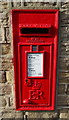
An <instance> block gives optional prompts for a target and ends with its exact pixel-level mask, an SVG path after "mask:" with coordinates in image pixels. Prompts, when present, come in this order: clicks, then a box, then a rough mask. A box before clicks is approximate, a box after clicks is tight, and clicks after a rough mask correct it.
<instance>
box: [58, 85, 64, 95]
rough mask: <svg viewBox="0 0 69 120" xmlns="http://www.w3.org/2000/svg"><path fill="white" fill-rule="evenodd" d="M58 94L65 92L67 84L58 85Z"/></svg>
mask: <svg viewBox="0 0 69 120" xmlns="http://www.w3.org/2000/svg"><path fill="white" fill-rule="evenodd" d="M58 94H65V85H64V84H59V85H58Z"/></svg>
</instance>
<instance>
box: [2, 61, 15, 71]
mask: <svg viewBox="0 0 69 120" xmlns="http://www.w3.org/2000/svg"><path fill="white" fill-rule="evenodd" d="M12 67H13V64H12V63H9V62H6V63H2V65H1V67H0V70H4V71H9V70H11V69H12Z"/></svg>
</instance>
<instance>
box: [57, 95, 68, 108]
mask: <svg viewBox="0 0 69 120" xmlns="http://www.w3.org/2000/svg"><path fill="white" fill-rule="evenodd" d="M57 105H58V106H68V105H69V96H68V95H59V96H58V97H57Z"/></svg>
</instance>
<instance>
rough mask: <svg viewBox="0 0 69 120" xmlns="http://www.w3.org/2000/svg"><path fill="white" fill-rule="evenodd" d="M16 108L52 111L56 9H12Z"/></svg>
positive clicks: (53, 103)
mask: <svg viewBox="0 0 69 120" xmlns="http://www.w3.org/2000/svg"><path fill="white" fill-rule="evenodd" d="M12 30H13V53H14V75H15V96H16V110H24V111H25V110H36V111H37V110H54V108H55V96H56V65H57V50H58V49H57V48H58V10H12Z"/></svg>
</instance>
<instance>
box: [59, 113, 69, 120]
mask: <svg viewBox="0 0 69 120" xmlns="http://www.w3.org/2000/svg"><path fill="white" fill-rule="evenodd" d="M60 118H66V119H67V118H69V113H60ZM67 120H68V119H67Z"/></svg>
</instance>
